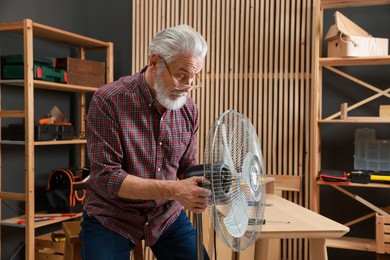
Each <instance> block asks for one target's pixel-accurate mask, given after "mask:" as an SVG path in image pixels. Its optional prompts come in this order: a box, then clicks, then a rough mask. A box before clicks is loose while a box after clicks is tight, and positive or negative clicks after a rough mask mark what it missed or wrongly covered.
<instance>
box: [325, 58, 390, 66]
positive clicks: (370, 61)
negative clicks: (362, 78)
mask: <svg viewBox="0 0 390 260" xmlns="http://www.w3.org/2000/svg"><path fill="white" fill-rule="evenodd" d="M318 62H319V65H320V66H363V65H390V56H372V57H348V58H340V57H326V58H319V59H318Z"/></svg>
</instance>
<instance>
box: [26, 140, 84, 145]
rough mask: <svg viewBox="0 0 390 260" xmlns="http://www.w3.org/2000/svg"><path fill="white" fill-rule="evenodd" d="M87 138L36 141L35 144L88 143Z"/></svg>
mask: <svg viewBox="0 0 390 260" xmlns="http://www.w3.org/2000/svg"><path fill="white" fill-rule="evenodd" d="M86 143H87V140H85V139H72V140H53V141H35V142H34V145H35V146H43V145H63V144H86Z"/></svg>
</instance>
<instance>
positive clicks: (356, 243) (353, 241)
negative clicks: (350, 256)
mask: <svg viewBox="0 0 390 260" xmlns="http://www.w3.org/2000/svg"><path fill="white" fill-rule="evenodd" d="M326 246H327V247H332V248H341V249H349V250H359V251H370V252H375V251H376V243H375V240H374V239H368V238H356V237H342V238H338V239H326Z"/></svg>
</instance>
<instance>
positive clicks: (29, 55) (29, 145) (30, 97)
mask: <svg viewBox="0 0 390 260" xmlns="http://www.w3.org/2000/svg"><path fill="white" fill-rule="evenodd" d="M32 29H33V23H32V21H31V20H29V19H25V20H24V30H23V31H24V35H23V39H24V79H25V81H24V108H25V111H26V118H25V120H24V124H25V126H26V128H25V129H26V131H25V154H26V156H25V193H26V203H25V211H26V228H25V239H26V249H25V252H26V259H34V253H35V252H34V246H35V245H34V237H35V228H34V210H35V201H34V188H35V184H34V175H35V174H31V173H34V172H35V170H34V169H35V166H34V162H35V156H34V85H33V81H34V75H33V70H32V69H31V68H32V67H33V62H34V61H33V31H32Z"/></svg>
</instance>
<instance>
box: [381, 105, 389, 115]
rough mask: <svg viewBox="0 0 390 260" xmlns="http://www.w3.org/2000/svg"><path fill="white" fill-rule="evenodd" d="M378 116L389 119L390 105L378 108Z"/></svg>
mask: <svg viewBox="0 0 390 260" xmlns="http://www.w3.org/2000/svg"><path fill="white" fill-rule="evenodd" d="M379 116H380V117H390V105H380V106H379Z"/></svg>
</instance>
